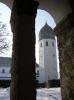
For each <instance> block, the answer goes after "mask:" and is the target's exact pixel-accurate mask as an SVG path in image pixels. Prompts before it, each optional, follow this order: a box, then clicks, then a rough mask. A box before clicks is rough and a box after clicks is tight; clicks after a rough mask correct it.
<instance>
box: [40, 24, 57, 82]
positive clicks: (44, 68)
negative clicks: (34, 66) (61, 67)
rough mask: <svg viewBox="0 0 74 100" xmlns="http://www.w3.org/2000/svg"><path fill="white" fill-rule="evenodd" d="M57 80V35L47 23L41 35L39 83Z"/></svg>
mask: <svg viewBox="0 0 74 100" xmlns="http://www.w3.org/2000/svg"><path fill="white" fill-rule="evenodd" d="M57 79H58V69H57V54H56V40H55V33H54V32H53V30H52V29H51V28H50V27H49V26H48V24H47V23H46V24H45V25H44V27H43V28H42V29H41V31H40V33H39V83H44V82H47V81H48V80H57Z"/></svg>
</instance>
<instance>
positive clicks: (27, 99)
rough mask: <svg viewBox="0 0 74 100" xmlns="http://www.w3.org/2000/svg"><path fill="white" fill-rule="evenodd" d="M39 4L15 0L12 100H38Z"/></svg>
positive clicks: (27, 0)
mask: <svg viewBox="0 0 74 100" xmlns="http://www.w3.org/2000/svg"><path fill="white" fill-rule="evenodd" d="M37 6H38V2H37V1H33V0H26V1H25V0H23V1H22V0H15V1H14V3H13V8H12V14H11V29H12V32H13V52H12V69H11V90H10V100H36V80H35V78H36V76H35V17H36V12H37Z"/></svg>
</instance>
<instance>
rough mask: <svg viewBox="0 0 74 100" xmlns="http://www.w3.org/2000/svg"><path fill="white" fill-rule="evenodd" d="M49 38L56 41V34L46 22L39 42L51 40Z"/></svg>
mask: <svg viewBox="0 0 74 100" xmlns="http://www.w3.org/2000/svg"><path fill="white" fill-rule="evenodd" d="M49 38H51V39H54V38H55V32H54V31H53V29H52V28H51V27H50V26H49V25H48V24H47V22H46V23H45V25H44V26H43V27H42V29H41V30H40V32H39V41H40V40H42V39H49Z"/></svg>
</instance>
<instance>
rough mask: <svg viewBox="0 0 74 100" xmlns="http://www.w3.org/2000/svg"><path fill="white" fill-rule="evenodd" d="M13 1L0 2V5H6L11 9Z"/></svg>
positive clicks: (0, 0) (3, 0)
mask: <svg viewBox="0 0 74 100" xmlns="http://www.w3.org/2000/svg"><path fill="white" fill-rule="evenodd" d="M13 1H14V0H0V2H1V3H3V4H5V5H7V6H8V7H9V8H10V9H12V4H13Z"/></svg>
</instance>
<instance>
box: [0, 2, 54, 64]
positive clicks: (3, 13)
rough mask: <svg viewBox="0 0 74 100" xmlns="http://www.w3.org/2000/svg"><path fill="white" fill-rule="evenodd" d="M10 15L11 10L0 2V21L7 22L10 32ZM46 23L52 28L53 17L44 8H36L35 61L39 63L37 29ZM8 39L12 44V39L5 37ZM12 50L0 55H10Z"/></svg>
mask: <svg viewBox="0 0 74 100" xmlns="http://www.w3.org/2000/svg"><path fill="white" fill-rule="evenodd" d="M10 15H11V10H10V9H9V8H8V7H7V6H6V5H4V4H2V3H0V21H3V22H4V23H6V24H7V26H8V30H9V31H10V33H11V28H10V24H9V21H10ZM46 21H47V23H48V25H49V26H50V27H52V28H54V27H55V26H56V24H55V21H54V19H53V18H52V16H51V15H49V13H47V12H46V11H44V10H40V9H39V10H37V17H36V24H35V33H36V62H37V63H39V48H38V39H39V38H38V37H39V31H40V29H41V28H42V27H43V26H44V24H45V23H46ZM7 39H8V41H10V45H11V44H12V39H11V36H10V37H8V38H7ZM11 52H12V50H11V48H10V49H9V51H8V52H7V53H6V54H5V55H0V56H11V54H12V53H11Z"/></svg>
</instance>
